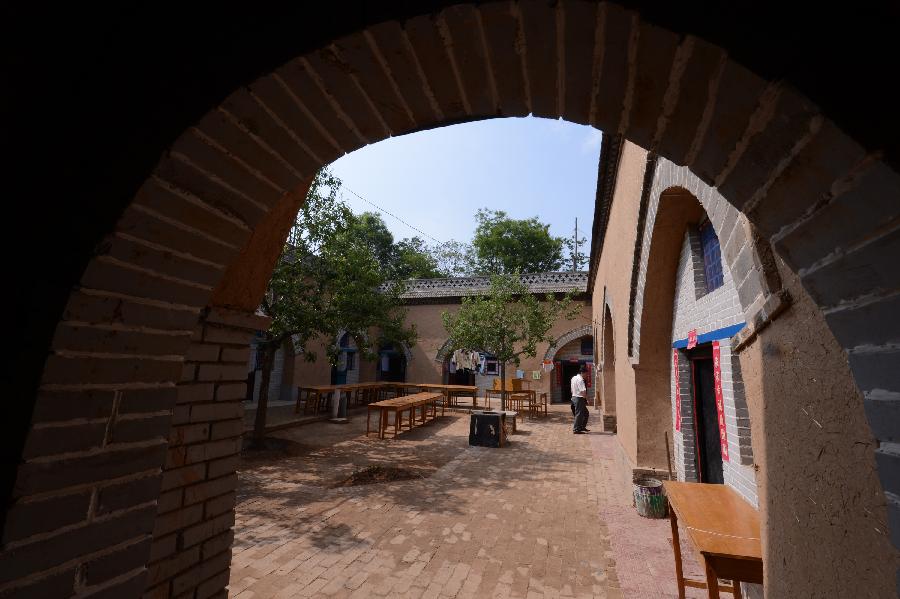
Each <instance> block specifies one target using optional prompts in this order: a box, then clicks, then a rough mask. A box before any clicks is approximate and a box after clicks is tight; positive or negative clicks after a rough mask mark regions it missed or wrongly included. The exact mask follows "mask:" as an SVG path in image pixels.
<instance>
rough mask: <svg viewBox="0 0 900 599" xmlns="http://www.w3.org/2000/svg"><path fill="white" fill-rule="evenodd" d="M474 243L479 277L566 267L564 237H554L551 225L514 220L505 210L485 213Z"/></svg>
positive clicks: (480, 216) (481, 214) (481, 212)
mask: <svg viewBox="0 0 900 599" xmlns="http://www.w3.org/2000/svg"><path fill="white" fill-rule="evenodd" d="M475 218H476V220H477V221H478V227H477V228H476V229H475V237H474V239H473V240H472V247H473V249H474V257H475V261H476V264H475V270H476V272H477V273H479V274H511V273H514V272H520V273H536V272H548V271H555V270H559V269H560V268H562V266H563V251H562V250H563V244H564V240H563V239H562V238H561V237H553V236H552V235H550V225H545V224H543V223H542V222H541V221H539V220H538V219H537V217H532V218H528V219H521V220H517V219H513V218H510V217H509V216H508V215H507V214H506V212H503V211H502V210H488V209H481V210H479V211H478V212H477V213H476V214H475Z"/></svg>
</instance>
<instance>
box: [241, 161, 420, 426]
mask: <svg viewBox="0 0 900 599" xmlns="http://www.w3.org/2000/svg"><path fill="white" fill-rule="evenodd" d="M340 186H341V181H340V179H338V178H337V177H335V176H333V175H332V174H331V173H330V172H329V171H327V170H325V169H323V170H321V171H319V173H318V174H317V175H316V178H315V180H314V181H313V184H312V185H311V186H310V189H309V192H308V194H307V197H306V201H305V203H304V205H303V207H302V208H301V209H300V211H299V212H298V214H297V217H296V220H295V223H294V226H293V227H292V229H291V232H290V234H289V235H288V239H287V241H286V243H285V247H284V250H283V251H282V255H281V257H280V258H279V260H278V262H277V263H276V265H275V269H274V271H273V272H272V277H271V279H270V280H269V285H268V288H267V289H266V293H265V296H264V298H263V300H262V305H261V309H262V311H263V312H264V313H265V314H266V315H267V316H269V317H270V318H271V319H272V322H271V324H270V325H269V329H268V330H267V331H264V332H263V333H262V339H261V341H260V342H259V344H258V351H259V356H260V360H261V362H262V373H261V380H260V392H259V403H258V404H257V412H256V421H255V425H254V433H253V438H254V442H256V443H260V442H262V440H263V437H264V435H265V423H266V408H267V406H268V391H269V380H270V378H271V372H272V367H273V365H274V360H275V353H276V351H277V350H278V349H279V348H281V347H283V346H285V345H286V344H292V345H293V346H294V347H295V348H296V349H298V350H300V351H302V352H303V354H304V358H305V359H307V360H309V361H315V360H316V359H317V357H318V356H316V355H315V353H314V352H311V351H307V348H308V346H309V343H310V341H312V340H313V339H317V338H324V339H327V340H328V343H327V345H326V354H327V359H328V361H329V362H330V363H331V364H332V365H335V364H336V363H337V358H338V355H339V348H338V347H337V336H338V334H339V333H340V332H341V331H346V332H347V333H348V334H350V336H351V337H352V338H353V339H354V341H355V342H356V344H357V347H358V348H359V349H360V352H361V354H362V355H364V356H366V357H369V358H371V357H372V356H373V355H374V352H373V349H372V341H371V339H372V337H373V336H372V335H370V334H369V333H370V331H371V330H375V329H378V330H380V334H381V339H383V340H385V341H387V342H397V343H400V342H403V343H407V344H408V345H413V344H415V340H416V331H415V328H414V327H406V326H405V324H404V319H405V311H404V310H403V308H402V307H401V305H400V300H399V293H400V292H401V291H402V286H401V285H397V284H390V283H388V281H389V280H390V279H391V276H390V274H391V273H390V264H389V262H390V258H389V257H388V258H387V261H388V265H387V266H386V265H385V262H384V261H385V259H386V258H385V256H384V252H381V251H380V250H381V249H383V246H382V245H381V244H382V242H383V240H384V235H383V234H382V233H381V232H380V231H379V227H378V226H377V223H374V226H373V221H374V220H377V221H378V222H380V220H381V219H380V218H379V217H377V216H375V215H362V216H361V217H357V216H354V215H353V213H352V212H351V211H350V209H349V208H348V207H347V206H346V204H344V203H343V202H342V201H340V200H339V199H338V192H339V190H340ZM372 217H374V219H373V218H372ZM383 224H384V223H381V225H382V226H383ZM361 232H366V234H361ZM369 233H372V234H371V235H370V234H369ZM383 233H387V236H388V238H389V239H390V243H389V244H388V246H387V247H388V248H389V250H390V252H392V251H393V250H392V249H391V248H392V243H393V237H392V236H391V235H390V232H389V231H387V228H386V227H385V228H384V231H383Z"/></svg>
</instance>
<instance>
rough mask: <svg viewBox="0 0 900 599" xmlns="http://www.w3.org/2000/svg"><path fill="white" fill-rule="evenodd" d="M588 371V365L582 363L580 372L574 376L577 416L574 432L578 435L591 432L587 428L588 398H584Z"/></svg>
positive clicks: (574, 414)
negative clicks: (585, 378)
mask: <svg viewBox="0 0 900 599" xmlns="http://www.w3.org/2000/svg"><path fill="white" fill-rule="evenodd" d="M587 371H588V365H587V364H582V365H581V368H580V369H579V372H578V374H576V375H575V376H573V377H572V415H573V416H575V425H574V426H573V427H572V432H573V433H575V434H576V435H583V434H584V433H587V432H589V431H588V429H587V421H588V409H587V400H586V399H585V398H584V396H585V394H586V393H587V385H585V384H584V374H585V373H586V372H587Z"/></svg>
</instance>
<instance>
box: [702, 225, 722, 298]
mask: <svg viewBox="0 0 900 599" xmlns="http://www.w3.org/2000/svg"><path fill="white" fill-rule="evenodd" d="M700 251H701V252H702V254H703V270H704V274H705V275H706V292H707V293H710V292H712V291H715V290H716V289H718V288H719V287H721V286H722V283H724V277H723V275H722V252H721V250H720V249H719V238H718V237H717V236H716V231H715V230H714V229H713V228H712V224H711V223H710V222H709V221H706V222H705V223H703V224H702V225H700Z"/></svg>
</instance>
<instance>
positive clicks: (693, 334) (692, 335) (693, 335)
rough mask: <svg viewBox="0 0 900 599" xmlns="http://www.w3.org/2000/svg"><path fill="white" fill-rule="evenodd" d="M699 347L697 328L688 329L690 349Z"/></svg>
mask: <svg viewBox="0 0 900 599" xmlns="http://www.w3.org/2000/svg"><path fill="white" fill-rule="evenodd" d="M695 347H697V329H691V330H690V331H688V344H687V348H688V349H694V348H695Z"/></svg>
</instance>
